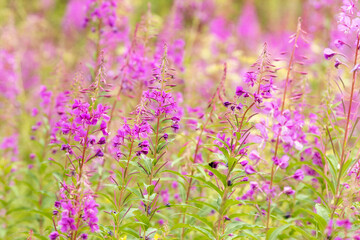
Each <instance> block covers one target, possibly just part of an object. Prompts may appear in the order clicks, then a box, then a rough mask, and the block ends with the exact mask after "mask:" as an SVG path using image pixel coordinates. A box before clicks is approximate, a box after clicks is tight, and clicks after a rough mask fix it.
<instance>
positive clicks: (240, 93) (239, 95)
mask: <svg viewBox="0 0 360 240" xmlns="http://www.w3.org/2000/svg"><path fill="white" fill-rule="evenodd" d="M235 93H236V96H238V97H241V96H242V95H243V94H245V93H246V91H244V89H243V88H242V87H241V86H238V87H236V92H235Z"/></svg>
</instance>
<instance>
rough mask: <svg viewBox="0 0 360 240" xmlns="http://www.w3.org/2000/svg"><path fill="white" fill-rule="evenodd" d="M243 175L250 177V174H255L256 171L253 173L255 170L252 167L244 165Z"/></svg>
mask: <svg viewBox="0 0 360 240" xmlns="http://www.w3.org/2000/svg"><path fill="white" fill-rule="evenodd" d="M245 173H246V174H249V175H250V174H254V173H256V171H255V169H254V168H253V166H251V165H246V166H245Z"/></svg>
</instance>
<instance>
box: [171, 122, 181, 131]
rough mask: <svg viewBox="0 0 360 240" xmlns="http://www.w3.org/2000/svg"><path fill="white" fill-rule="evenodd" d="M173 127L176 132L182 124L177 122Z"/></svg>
mask: <svg viewBox="0 0 360 240" xmlns="http://www.w3.org/2000/svg"><path fill="white" fill-rule="evenodd" d="M171 128H172V129H174V132H176V131H177V130H179V128H180V126H179V124H177V123H175V124H173V125H171Z"/></svg>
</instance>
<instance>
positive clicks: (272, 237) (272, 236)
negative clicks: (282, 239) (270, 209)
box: [266, 224, 292, 240]
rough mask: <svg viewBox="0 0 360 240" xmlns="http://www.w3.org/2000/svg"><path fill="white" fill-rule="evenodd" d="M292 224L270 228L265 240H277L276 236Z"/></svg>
mask: <svg viewBox="0 0 360 240" xmlns="http://www.w3.org/2000/svg"><path fill="white" fill-rule="evenodd" d="M291 225H292V224H286V225H283V226H280V227H277V228H270V229H269V231H268V233H267V236H266V239H267V240H277V239H279V238H278V236H279V234H281V233H282V232H283V231H284V230H285V229H287V228H288V227H290V226H291Z"/></svg>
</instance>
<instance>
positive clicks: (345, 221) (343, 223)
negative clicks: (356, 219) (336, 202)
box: [336, 219, 351, 230]
mask: <svg viewBox="0 0 360 240" xmlns="http://www.w3.org/2000/svg"><path fill="white" fill-rule="evenodd" d="M336 225H338V226H339V227H343V228H345V229H347V230H350V229H351V222H350V221H349V219H343V220H337V221H336Z"/></svg>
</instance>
